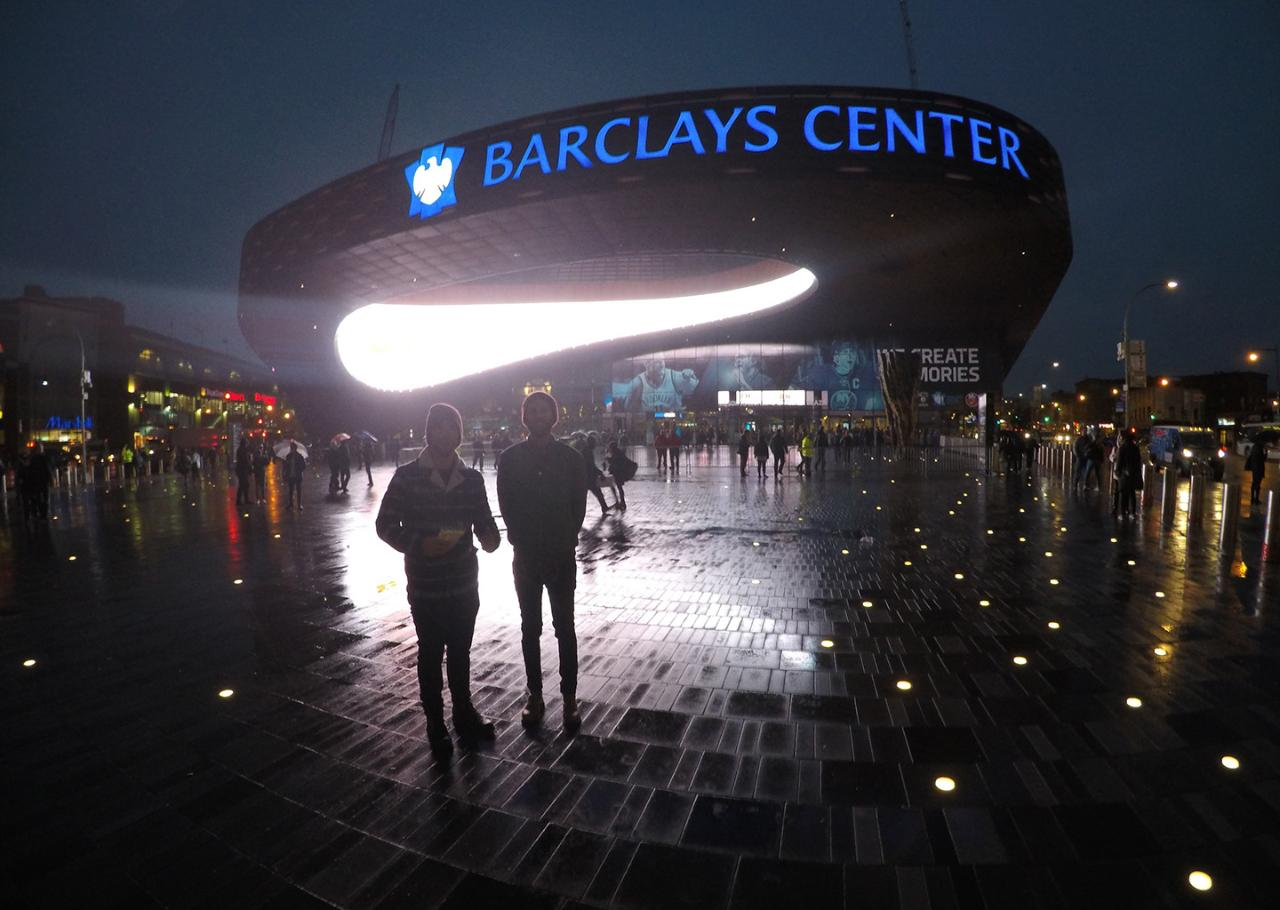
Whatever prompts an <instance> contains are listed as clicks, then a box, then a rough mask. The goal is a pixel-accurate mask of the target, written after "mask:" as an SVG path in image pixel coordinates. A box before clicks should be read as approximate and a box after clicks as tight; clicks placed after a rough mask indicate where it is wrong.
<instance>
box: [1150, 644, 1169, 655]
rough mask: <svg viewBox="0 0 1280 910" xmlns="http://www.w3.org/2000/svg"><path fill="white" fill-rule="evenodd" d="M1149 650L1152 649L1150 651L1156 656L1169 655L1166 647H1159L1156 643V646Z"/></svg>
mask: <svg viewBox="0 0 1280 910" xmlns="http://www.w3.org/2000/svg"><path fill="white" fill-rule="evenodd" d="M1151 650H1152V653H1154V654H1155V656H1156V657H1168V656H1169V649H1168V648H1164V647H1161V646H1159V645H1157V646H1156V647H1154V648H1152V649H1151Z"/></svg>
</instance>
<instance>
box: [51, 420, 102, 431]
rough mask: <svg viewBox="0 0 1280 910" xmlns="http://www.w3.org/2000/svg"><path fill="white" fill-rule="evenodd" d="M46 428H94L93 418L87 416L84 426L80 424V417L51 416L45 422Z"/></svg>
mask: <svg viewBox="0 0 1280 910" xmlns="http://www.w3.org/2000/svg"><path fill="white" fill-rule="evenodd" d="M44 428H45V429H46V430H79V429H86V430H92V429H93V418H92V417H86V418H85V419H84V425H83V427H82V426H81V424H80V418H79V417H50V418H49V419H48V420H47V421H46V422H45V425H44Z"/></svg>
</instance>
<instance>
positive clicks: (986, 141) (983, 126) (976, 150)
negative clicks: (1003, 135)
mask: <svg viewBox="0 0 1280 910" xmlns="http://www.w3.org/2000/svg"><path fill="white" fill-rule="evenodd" d="M979 133H983V134H984V135H979ZM969 139H970V140H971V142H972V145H973V160H974V161H977V162H979V163H980V164H995V163H996V159H995V156H992V157H990V158H988V157H986V156H985V155H983V154H982V147H983V146H985V145H994V144H995V140H994V139H992V138H991V124H990V123H987V121H985V120H979V119H977V118H976V117H970V118H969Z"/></svg>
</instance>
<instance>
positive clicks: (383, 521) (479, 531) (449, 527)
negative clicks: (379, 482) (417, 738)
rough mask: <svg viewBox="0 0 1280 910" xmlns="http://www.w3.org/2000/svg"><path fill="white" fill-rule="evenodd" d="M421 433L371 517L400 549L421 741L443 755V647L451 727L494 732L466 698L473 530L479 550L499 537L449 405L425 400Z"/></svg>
mask: <svg viewBox="0 0 1280 910" xmlns="http://www.w3.org/2000/svg"><path fill="white" fill-rule="evenodd" d="M425 436H426V442H427V445H426V448H425V449H423V451H422V454H420V455H419V456H418V458H417V459H415V460H414V461H411V462H409V463H408V464H406V465H401V466H400V467H399V468H397V469H396V472H395V474H394V475H393V476H392V478H391V482H390V483H389V484H388V485H387V492H386V493H385V494H384V495H383V497H382V505H381V506H380V508H379V509H378V518H377V523H376V524H377V530H378V536H379V537H381V538H382V539H383V540H385V541H386V542H387V543H389V544H390V545H391V546H392V547H394V548H395V549H396V550H399V551H400V552H401V553H403V554H404V571H405V576H406V578H407V580H408V595H409V611H410V614H411V615H412V617H413V626H414V629H415V630H416V631H417V634H418V689H419V692H420V694H421V696H422V709H423V712H424V713H425V714H426V716H427V741H428V742H429V743H430V744H431V750H432V752H434V753H435V754H436V755H437V756H438V757H445V756H447V755H449V754H450V753H451V752H452V751H453V743H452V741H451V740H450V739H449V731H448V728H447V727H446V726H445V723H444V699H443V696H442V694H441V689H442V687H443V684H444V680H443V678H442V675H441V672H440V662H441V660H442V659H444V657H445V654H446V652H447V653H448V662H447V672H448V677H449V696H450V698H451V700H452V702H453V729H454V732H456V733H457V734H458V736H459V738H460V739H462V740H463V741H464V742H465V741H475V740H480V739H492V738H493V724H492V723H491V722H490V721H488V720H487V719H485V718H484V717H482V716H481V715H480V713H479V712H478V711H476V709H475V706H474V705H473V704H472V702H471V641H472V638H473V637H474V635H475V628H476V614H477V613H478V612H479V610H480V594H479V587H478V580H479V576H480V567H479V562H478V560H477V559H476V548H475V544H474V542H473V537H472V535H473V532H474V535H475V538H478V539H479V541H480V546H482V547H484V550H485V552H486V553H492V552H493V551H494V550H496V549H498V544H499V542H500V540H501V538H500V537H499V534H498V525H497V523H496V522H495V521H494V520H493V514H492V513H491V512H490V511H489V498H488V496H487V494H486V493H485V489H484V478H482V477H481V476H480V473H479V472H478V471H473V470H472V469H470V468H468V467H466V465H464V464H463V463H462V460H461V459H460V458H458V454H457V448H458V446H460V445H461V444H462V415H460V414H459V413H458V411H457V410H456V409H455V408H454V407H453V406H452V405H447V404H434V405H432V406H431V409H430V410H429V411H428V412H427V427H426V434H425Z"/></svg>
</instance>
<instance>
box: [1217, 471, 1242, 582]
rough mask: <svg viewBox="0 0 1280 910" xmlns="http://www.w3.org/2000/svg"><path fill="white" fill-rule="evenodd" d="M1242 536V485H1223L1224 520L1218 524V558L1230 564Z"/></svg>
mask: <svg viewBox="0 0 1280 910" xmlns="http://www.w3.org/2000/svg"><path fill="white" fill-rule="evenodd" d="M1239 536H1240V485H1239V484H1238V483H1224V484H1223V485H1222V520H1221V521H1220V522H1219V524H1218V558H1219V559H1223V560H1225V561H1227V562H1230V561H1231V560H1232V559H1233V558H1234V557H1235V552H1236V540H1237V539H1238V538H1239Z"/></svg>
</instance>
